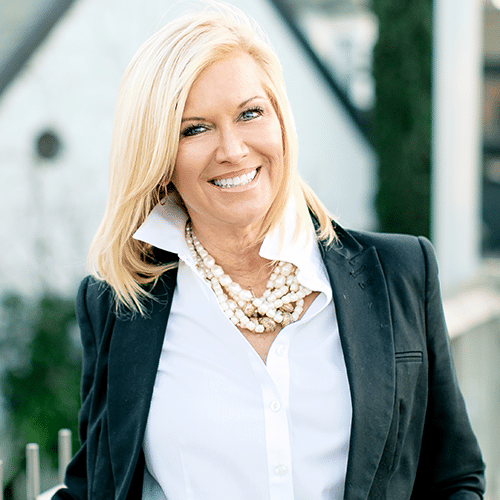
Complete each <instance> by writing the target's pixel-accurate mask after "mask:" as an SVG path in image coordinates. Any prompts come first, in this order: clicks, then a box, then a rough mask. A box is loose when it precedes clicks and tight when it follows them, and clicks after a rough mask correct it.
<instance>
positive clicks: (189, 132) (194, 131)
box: [181, 125, 207, 137]
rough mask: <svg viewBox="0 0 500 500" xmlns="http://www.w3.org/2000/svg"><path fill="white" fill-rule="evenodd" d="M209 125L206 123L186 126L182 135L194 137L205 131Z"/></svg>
mask: <svg viewBox="0 0 500 500" xmlns="http://www.w3.org/2000/svg"><path fill="white" fill-rule="evenodd" d="M206 129H207V127H205V126H204V125H189V127H186V128H185V129H184V130H183V131H182V132H181V136H182V137H192V136H193V135H198V134H201V133H202V132H205V130H206Z"/></svg>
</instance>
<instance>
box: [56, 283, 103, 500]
mask: <svg viewBox="0 0 500 500" xmlns="http://www.w3.org/2000/svg"><path fill="white" fill-rule="evenodd" d="M90 284H93V285H96V283H95V281H93V280H92V278H90V277H87V278H85V279H84V280H83V281H82V283H81V285H80V288H79V290H78V294H77V298H76V316H77V320H78V325H79V327H80V334H81V340H82V346H83V365H82V382H81V398H82V406H81V409H80V412H79V415H78V425H79V437H80V443H81V446H80V449H79V450H78V452H77V453H76V455H75V456H74V458H73V459H72V461H71V462H70V464H69V465H68V468H67V470H66V476H65V480H64V483H65V485H66V488H64V489H61V490H59V491H58V492H56V494H55V495H54V496H53V497H52V499H53V500H86V499H87V425H88V419H89V413H90V402H91V399H92V398H91V397H90V394H91V392H92V388H93V384H94V372H95V365H96V359H97V342H96V337H95V332H94V330H93V328H92V324H91V321H90V318H89V312H88V307H87V294H88V289H89V286H90Z"/></svg>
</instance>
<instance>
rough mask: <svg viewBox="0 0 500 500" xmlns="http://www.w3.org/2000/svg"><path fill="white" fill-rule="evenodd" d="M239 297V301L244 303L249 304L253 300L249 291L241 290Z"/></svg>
mask: <svg viewBox="0 0 500 500" xmlns="http://www.w3.org/2000/svg"><path fill="white" fill-rule="evenodd" d="M239 297H240V299H241V300H244V301H246V302H250V301H251V300H252V299H253V295H252V292H250V291H249V290H241V292H240V294H239Z"/></svg>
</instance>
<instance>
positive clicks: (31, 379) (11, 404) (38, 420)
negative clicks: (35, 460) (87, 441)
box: [0, 296, 81, 468]
mask: <svg viewBox="0 0 500 500" xmlns="http://www.w3.org/2000/svg"><path fill="white" fill-rule="evenodd" d="M2 306H3V307H2V311H3V314H4V317H5V321H4V322H3V324H2V325H1V330H3V331H1V332H0V339H2V344H3V346H2V351H3V352H4V353H5V352H6V350H8V351H10V353H9V360H10V366H8V367H7V369H5V370H4V372H3V376H2V392H3V395H4V399H5V405H6V409H7V412H8V416H9V421H10V425H11V432H12V433H13V437H14V439H15V442H17V443H18V444H19V465H20V463H21V461H22V457H23V456H24V447H25V445H26V444H27V443H30V442H33V443H38V445H39V446H40V452H41V454H42V456H48V457H50V461H51V464H52V466H53V467H54V468H56V467H57V441H58V437H57V434H58V431H59V429H61V428H68V429H70V430H71V431H72V432H73V439H74V442H73V449H76V447H77V446H78V440H77V415H78V409H79V406H80V396H79V387H80V366H81V359H80V358H81V356H80V350H79V347H78V342H77V341H76V339H75V336H76V335H75V331H76V320H75V313H74V303H73V302H72V301H70V300H66V299H62V298H59V297H54V296H44V297H42V298H41V299H40V300H39V301H37V302H36V303H30V302H29V301H26V300H23V299H21V298H20V297H18V296H9V297H7V298H5V299H4V301H3V304H2ZM4 348H5V349H4Z"/></svg>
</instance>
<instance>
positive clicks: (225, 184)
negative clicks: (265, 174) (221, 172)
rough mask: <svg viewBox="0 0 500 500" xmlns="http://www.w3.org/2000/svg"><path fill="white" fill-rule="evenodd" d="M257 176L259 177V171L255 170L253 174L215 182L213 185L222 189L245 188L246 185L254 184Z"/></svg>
mask: <svg viewBox="0 0 500 500" xmlns="http://www.w3.org/2000/svg"><path fill="white" fill-rule="evenodd" d="M256 175H257V169H255V170H254V171H253V172H250V173H248V174H244V175H241V176H239V177H234V178H232V179H217V180H214V181H213V183H214V184H215V185H216V186H219V187H222V188H232V187H238V186H244V185H245V184H248V183H249V182H252V181H253V180H254V179H255V176H256Z"/></svg>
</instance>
